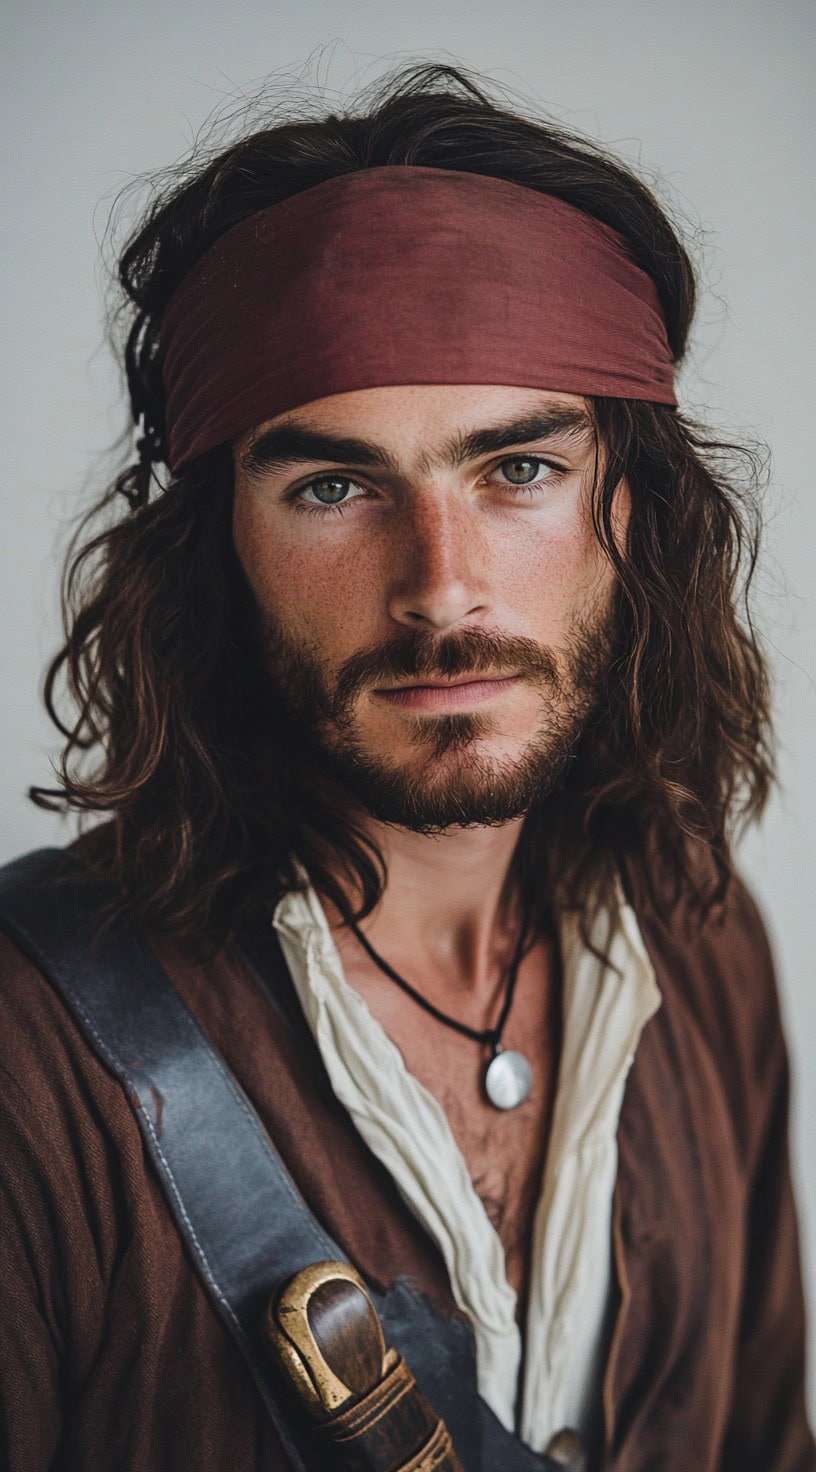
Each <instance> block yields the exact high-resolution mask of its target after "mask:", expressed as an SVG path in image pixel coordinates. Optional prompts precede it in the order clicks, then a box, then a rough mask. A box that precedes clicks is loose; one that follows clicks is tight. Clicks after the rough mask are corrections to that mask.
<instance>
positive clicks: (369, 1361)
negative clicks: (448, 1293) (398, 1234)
mask: <svg viewBox="0 0 816 1472" xmlns="http://www.w3.org/2000/svg"><path fill="white" fill-rule="evenodd" d="M265 1333H266V1338H267V1342H268V1345H269V1348H270V1351H271V1353H272V1355H273V1357H274V1358H275V1360H276V1361H277V1364H278V1366H279V1368H280V1369H281V1370H282V1372H283V1374H284V1376H285V1378H286V1380H287V1381H288V1383H289V1385H290V1387H291V1389H292V1390H293V1392H294V1394H295V1396H296V1398H297V1400H298V1401H299V1403H300V1405H301V1406H302V1408H303V1409H304V1410H305V1411H306V1413H307V1415H308V1416H309V1418H310V1420H311V1421H312V1425H313V1430H314V1434H315V1436H316V1438H317V1439H318V1440H319V1441H320V1443H321V1444H322V1445H324V1446H325V1448H326V1451H327V1453H329V1452H330V1453H331V1462H330V1464H329V1465H331V1466H332V1467H333V1468H337V1469H338V1472H340V1469H349V1472H352V1469H353V1472H462V1466H461V1463H460V1461H459V1458H458V1457H457V1455H456V1452H455V1451H454V1449H453V1443H452V1442H451V1439H450V1433H449V1432H448V1430H447V1427H446V1426H445V1424H444V1422H443V1421H442V1420H441V1419H440V1418H439V1416H437V1414H436V1412H435V1411H434V1410H433V1408H432V1407H431V1405H430V1404H429V1402H428V1401H427V1399H426V1398H425V1396H424V1395H423V1393H422V1391H421V1390H420V1388H419V1386H418V1385H417V1383H416V1380H415V1379H414V1377H413V1375H412V1374H411V1371H410V1370H409V1369H408V1366H407V1365H406V1363H405V1361H404V1360H403V1359H402V1357H401V1355H399V1354H398V1353H397V1351H396V1350H395V1349H389V1348H388V1347H387V1346H386V1343H385V1338H384V1336H383V1329H382V1324H381V1323H380V1319H379V1315H378V1313H377V1310H376V1308H375V1307H374V1304H373V1303H372V1301H371V1298H370V1296H369V1293H368V1290H367V1288H366V1286H365V1283H364V1282H363V1280H362V1278H361V1277H360V1274H359V1273H358V1272H357V1271H356V1270H355V1269H354V1268H353V1267H352V1266H351V1264H350V1263H344V1262H319V1263H315V1264H314V1265H313V1266H311V1267H307V1268H304V1269H303V1270H302V1271H301V1272H299V1273H295V1275H294V1277H292V1278H289V1279H288V1280H287V1282H286V1283H284V1284H283V1286H282V1287H281V1288H280V1289H278V1290H277V1291H276V1292H275V1293H274V1294H272V1296H271V1298H270V1300H269V1304H268V1306H267V1310H266V1316H265Z"/></svg>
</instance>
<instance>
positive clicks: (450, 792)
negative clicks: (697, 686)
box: [233, 384, 629, 832]
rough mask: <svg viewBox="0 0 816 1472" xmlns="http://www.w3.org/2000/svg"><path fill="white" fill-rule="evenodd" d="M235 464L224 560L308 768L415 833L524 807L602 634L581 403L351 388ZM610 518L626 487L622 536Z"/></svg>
mask: <svg viewBox="0 0 816 1472" xmlns="http://www.w3.org/2000/svg"><path fill="white" fill-rule="evenodd" d="M534 420H535V421H539V423H537V424H533V423H532V422H531V421H534ZM521 421H524V423H521ZM511 424H512V425H513V426H514V427H513V428H512V429H511V430H509V431H507V432H504V431H503V429H502V427H506V426H508V425H511ZM281 430H286V431H290V432H291V433H287V434H286V436H285V438H283V439H282V438H281V437H280V435H278V436H277V437H275V436H274V435H272V436H271V437H270V432H271V431H272V432H274V431H278V432H280V431H281ZM306 432H308V433H310V434H314V435H319V436H329V437H331V439H332V440H334V441H338V440H344V441H351V440H354V441H358V442H362V441H365V442H366V445H367V447H368V448H365V447H364V446H363V445H362V444H360V443H358V444H355V445H352V444H346V445H345V446H341V445H338V444H335V445H332V446H328V445H324V444H322V443H318V442H316V441H315V442H311V443H309V442H308V441H307V440H305V439H304V434H305V433H306ZM485 432H487V433H485ZM234 457H235V509H234V521H233V527H234V538H235V546H236V550H237V553H238V557H239V559H240V562H241V564H242V566H243V569H244V572H245V574H246V577H247V579H248V581H249V584H250V587H251V589H252V592H253V594H254V597H255V600H256V602H257V605H258V608H259V611H260V614H261V619H262V624H263V630H264V642H265V648H266V653H267V661H268V668H269V672H270V675H271V677H272V679H273V681H274V683H275V685H276V687H277V689H278V690H279V693H280V695H281V698H282V699H283V701H284V704H285V706H286V707H287V709H288V713H289V716H290V718H291V720H292V722H293V723H294V725H295V727H296V729H297V731H298V733H299V735H300V736H301V737H302V739H303V744H304V750H306V751H307V752H308V753H309V759H310V760H311V761H314V762H315V763H318V764H320V767H321V769H322V770H324V771H325V772H327V773H328V774H329V775H331V776H332V777H333V778H334V779H336V780H337V781H338V782H339V783H340V785H341V787H342V788H343V790H344V791H345V792H346V793H347V794H348V796H349V798H350V799H352V800H354V801H356V802H359V803H361V804H362V806H363V807H364V808H365V809H366V810H367V811H368V812H369V813H371V814H372V815H373V816H374V817H376V818H379V819H380V820H381V821H385V822H390V823H398V824H401V825H403V826H405V827H408V828H412V829H415V830H417V831H424V832H433V831H439V830H442V829H445V828H447V827H450V826H453V825H457V824H473V823H482V824H484V823H497V822H503V821H508V820H510V819H512V818H517V817H521V816H522V815H523V814H524V813H525V812H527V811H529V809H530V807H531V806H532V804H533V803H534V802H535V801H536V799H538V798H541V797H544V796H546V794H547V793H548V792H549V791H550V790H551V789H552V787H553V786H554V784H555V783H556V782H557V780H558V778H559V776H560V775H561V773H562V772H563V770H564V768H565V764H566V762H567V760H568V757H569V753H570V751H571V750H572V748H573V747H574V744H575V742H576V740H577V738H578V736H579V735H580V734H581V731H582V730H583V728H584V727H585V725H586V721H587V719H588V717H589V715H590V714H591V712H592V711H593V709H594V708H595V707H596V706H597V704H598V702H599V699H600V696H601V692H602V689H603V684H604V680H605V676H606V672H607V669H608V663H609V656H610V649H611V645H612V641H613V639H614V634H615V615H614V609H615V599H614V580H613V575H612V571H611V568H610V566H609V563H608V561H607V559H606V558H605V556H604V554H603V552H602V549H601V548H600V546H599V544H598V541H597V538H596V536H595V533H594V530H593V527H592V523H591V517H590V496H591V489H592V483H593V478H594V473H595V459H596V451H595V440H594V436H593V433H592V429H591V425H590V423H589V421H588V418H586V409H585V404H584V401H583V399H581V398H578V397H575V396H573V395H569V394H554V393H544V392H541V391H540V390H537V389H535V390H534V389H526V388H511V387H503V386H499V387H497V386H492V385H490V386H481V385H479V386H473V385H449V384H442V385H421V386H406V387H402V386H399V387H386V388H369V389H359V390H355V391H354V392H350V393H343V394H335V395H332V396H331V397H328V398H323V399H318V400H315V401H313V402H312V403H309V404H304V405H301V406H299V407H298V408H297V409H294V410H290V411H288V412H287V413H285V414H282V415H280V416H278V417H277V418H275V419H270V420H267V421H264V422H263V423H262V424H260V425H258V426H256V427H255V428H254V429H253V430H252V431H251V432H249V433H247V434H245V435H242V436H241V437H240V438H239V439H238V440H237V441H236V442H235V446H234ZM307 457H308V458H307ZM375 462H376V463H375ZM628 507H629V501H628V492H627V489H626V487H625V485H624V484H623V483H622V484H621V486H620V487H619V488H618V492H617V498H616V523H617V524H616V535H617V536H618V537H619V539H622V536H623V532H624V528H625V523H626V518H627V517H628Z"/></svg>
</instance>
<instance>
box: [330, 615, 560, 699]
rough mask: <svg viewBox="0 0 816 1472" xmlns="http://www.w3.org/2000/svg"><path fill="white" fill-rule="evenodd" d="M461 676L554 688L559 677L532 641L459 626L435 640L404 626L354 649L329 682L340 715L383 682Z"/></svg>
mask: <svg viewBox="0 0 816 1472" xmlns="http://www.w3.org/2000/svg"><path fill="white" fill-rule="evenodd" d="M463 675H477V676H478V675H491V676H495V677H498V676H502V675H504V676H506V675H520V676H521V677H522V678H525V677H526V678H528V679H534V680H544V681H546V682H547V683H548V684H550V685H553V686H554V687H555V688H556V689H557V688H559V687H560V683H561V682H560V677H559V672H558V666H557V664H556V661H555V658H554V656H553V655H552V653H551V652H550V650H549V649H546V648H545V647H544V646H542V645H540V644H537V643H536V642H535V640H534V639H524V638H521V637H514V636H512V635H504V634H491V633H489V632H486V631H485V630H483V629H461V630H459V631H457V633H455V634H446V635H444V636H443V637H442V638H440V637H439V636H438V635H436V634H432V633H430V632H416V633H415V632H414V631H413V630H412V629H408V630H406V631H405V633H403V634H400V635H399V636H398V637H397V638H396V639H392V640H389V642H388V643H387V644H381V645H379V646H378V647H377V648H376V649H364V650H359V651H358V652H357V653H356V654H353V655H352V656H351V657H350V658H349V659H347V660H346V662H345V664H344V665H343V666H342V668H341V669H340V671H339V674H338V677H337V682H336V686H335V696H334V706H335V712H334V713H335V716H336V717H338V718H342V716H343V714H344V713H345V712H346V711H347V710H348V709H349V707H350V706H351V704H352V702H353V701H354V699H355V698H356V696H357V695H359V694H360V692H361V691H363V690H366V689H370V688H371V687H373V686H376V685H384V684H387V683H388V682H389V681H392V682H393V681H401V680H416V679H420V678H424V679H437V680H445V679H453V678H456V677H457V676H463Z"/></svg>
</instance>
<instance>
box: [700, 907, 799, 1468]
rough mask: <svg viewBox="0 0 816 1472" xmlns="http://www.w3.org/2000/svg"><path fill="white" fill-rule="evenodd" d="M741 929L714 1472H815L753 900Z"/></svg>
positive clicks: (793, 1217)
mask: <svg viewBox="0 0 816 1472" xmlns="http://www.w3.org/2000/svg"><path fill="white" fill-rule="evenodd" d="M740 889H741V895H740V903H741V906H742V907H744V924H745V926H746V927H747V930H748V933H749V940H750V943H751V944H752V946H753V947H754V948H755V952H754V953H755V956H756V958H757V971H758V972H761V973H763V974H764V978H765V984H764V986H763V988H762V993H761V995H762V1002H761V1007H760V1009H759V1012H758V1015H757V1016H756V1018H755V1023H754V1027H753V1028H752V1049H751V1055H750V1056H749V1057H748V1058H747V1059H746V1060H745V1062H746V1066H747V1067H748V1068H750V1070H751V1077H750V1080H749V1084H748V1088H747V1090H746V1093H747V1097H748V1098H749V1099H750V1100H751V1104H752V1113H753V1114H754V1121H753V1123H754V1129H753V1130H752V1132H751V1134H752V1140H753V1145H752V1152H751V1153H752V1160H751V1185H750V1194H749V1202H748V1217H749V1219H748V1250H747V1257H746V1262H745V1269H744V1289H743V1306H742V1316H741V1323H740V1333H739V1343H738V1353H737V1363H736V1368H735V1378H734V1392H733V1398H732V1404H731V1411H730V1420H729V1426H728V1432H727V1435H726V1439H725V1444H724V1450H723V1459H722V1472H815V1469H816V1445H814V1439H813V1436H812V1433H811V1431H810V1429H809V1426H808V1420H807V1413H806V1408H805V1383H806V1381H805V1342H806V1335H805V1309H804V1300H803V1288H802V1275H801V1267H800V1252H799V1235H798V1227H797V1213H796V1205H795V1200H794V1193H793V1187H792V1181H791V1169H790V1151H789V1102H790V1070H789V1064H788V1054H787V1048H786V1044H785V1037H784V1030H783V1025H782V1019H781V1015H780V1006H779V997H778V991H777V984H776V977H775V974H774V965H773V959H772V955H771V952H770V948H769V944H768V939H767V935H766V932H765V929H764V926H763V923H762V920H761V917H760V914H759V911H758V910H757V908H756V905H755V904H754V902H753V900H752V899H751V898H750V896H749V895H748V893H747V892H746V891H745V890H744V889H743V888H742V886H740Z"/></svg>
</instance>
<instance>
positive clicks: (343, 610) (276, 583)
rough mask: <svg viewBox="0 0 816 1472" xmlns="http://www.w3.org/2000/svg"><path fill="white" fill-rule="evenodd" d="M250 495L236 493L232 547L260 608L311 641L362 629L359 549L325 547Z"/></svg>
mask: <svg viewBox="0 0 816 1472" xmlns="http://www.w3.org/2000/svg"><path fill="white" fill-rule="evenodd" d="M297 530H298V529H297V528H294V527H293V529H292V531H293V534H292V535H290V534H289V527H288V523H287V521H286V520H284V519H282V518H281V517H280V516H279V515H276V514H275V515H273V514H272V513H271V512H270V511H269V510H268V509H267V508H265V507H264V506H263V504H262V503H261V502H259V501H258V500H255V499H253V497H252V496H251V495H246V496H243V497H242V496H238V495H236V498H235V504H234V509H233V519H232V534H233V541H234V544H235V550H236V553H237V555H238V559H239V561H240V563H241V566H242V567H243V569H244V572H245V574H246V577H247V580H248V582H249V585H250V587H251V589H252V592H253V593H254V595H255V599H256V601H257V603H258V604H259V606H260V607H261V608H262V609H263V610H264V611H266V612H268V613H270V614H272V616H273V617H274V618H276V619H278V620H279V621H280V622H281V624H282V625H283V627H284V628H286V629H287V630H288V631H289V632H290V633H293V634H295V635H296V636H298V637H300V638H302V639H305V640H307V641H309V642H311V643H313V644H315V645H318V646H319V645H322V646H325V645H326V644H327V643H335V642H337V641H338V639H340V642H342V639H341V638H340V636H341V632H342V628H343V627H345V626H347V625H348V624H349V623H351V624H354V625H355V626H356V627H357V628H358V629H359V628H361V627H362V626H363V624H364V620H365V610H364V608H363V606H362V598H363V594H364V592H365V590H366V588H367V586H368V580H367V579H363V578H361V576H360V555H359V549H357V552H356V554H355V551H354V548H353V547H352V546H351V545H350V544H346V545H342V544H341V539H339V538H338V540H337V544H336V545H333V546H327V545H326V544H325V542H324V543H323V544H322V545H317V544H316V539H311V540H310V539H309V538H307V537H303V536H302V535H297Z"/></svg>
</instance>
